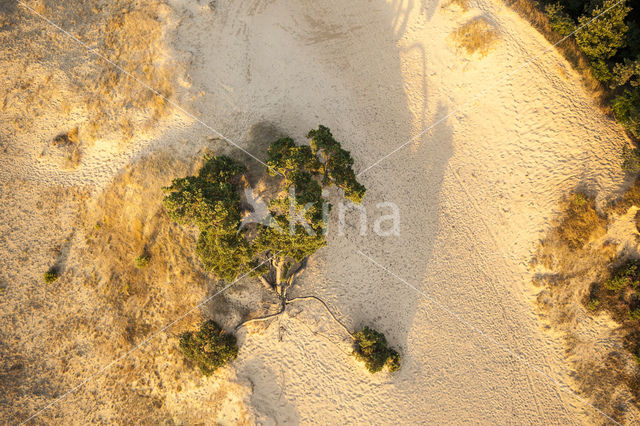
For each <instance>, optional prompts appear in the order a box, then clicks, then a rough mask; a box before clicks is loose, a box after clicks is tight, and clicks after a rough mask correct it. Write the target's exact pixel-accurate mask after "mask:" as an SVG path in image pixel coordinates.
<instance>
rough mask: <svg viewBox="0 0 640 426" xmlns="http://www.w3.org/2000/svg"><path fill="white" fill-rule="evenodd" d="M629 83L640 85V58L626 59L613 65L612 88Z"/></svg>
mask: <svg viewBox="0 0 640 426" xmlns="http://www.w3.org/2000/svg"><path fill="white" fill-rule="evenodd" d="M627 83H629V84H630V85H631V86H632V87H638V86H640V59H638V58H637V59H635V60H633V61H632V60H630V59H628V58H625V59H624V63H618V64H615V65H614V66H613V79H612V82H611V88H615V87H620V86H624V85H625V84H627Z"/></svg>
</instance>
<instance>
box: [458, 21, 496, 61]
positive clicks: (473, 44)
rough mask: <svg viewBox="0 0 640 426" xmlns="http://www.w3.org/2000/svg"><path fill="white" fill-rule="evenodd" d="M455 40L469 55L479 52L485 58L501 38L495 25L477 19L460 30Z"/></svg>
mask: <svg viewBox="0 0 640 426" xmlns="http://www.w3.org/2000/svg"><path fill="white" fill-rule="evenodd" d="M454 38H455V40H456V41H457V42H458V44H459V45H460V46H461V47H463V48H464V49H465V50H466V51H467V53H468V54H469V55H473V54H474V53H476V52H478V53H480V55H481V56H484V55H486V54H487V53H489V49H490V48H491V46H493V44H494V43H495V42H496V41H498V38H499V37H498V31H497V30H496V28H495V27H494V26H493V25H491V24H490V23H489V22H487V21H486V20H485V19H483V18H476V19H473V20H471V21H469V22H467V23H466V24H464V25H463V26H461V27H460V28H458V30H457V31H456V32H455V33H454Z"/></svg>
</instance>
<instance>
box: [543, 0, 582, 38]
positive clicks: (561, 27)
mask: <svg viewBox="0 0 640 426" xmlns="http://www.w3.org/2000/svg"><path fill="white" fill-rule="evenodd" d="M545 11H546V12H547V15H548V16H549V24H550V26H551V29H552V30H553V31H555V32H557V33H559V34H560V35H562V36H567V35H569V34H571V33H572V32H573V31H575V29H576V23H575V21H574V20H573V18H571V16H569V15H568V14H567V13H565V11H564V7H563V6H562V5H561V4H560V3H556V4H549V5H547V6H546V7H545Z"/></svg>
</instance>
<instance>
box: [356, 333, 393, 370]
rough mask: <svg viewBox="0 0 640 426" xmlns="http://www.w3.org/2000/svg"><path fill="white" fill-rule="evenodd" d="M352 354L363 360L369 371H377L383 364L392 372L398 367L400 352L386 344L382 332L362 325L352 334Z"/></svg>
mask: <svg viewBox="0 0 640 426" xmlns="http://www.w3.org/2000/svg"><path fill="white" fill-rule="evenodd" d="M354 338H355V348H354V351H353V355H354V356H355V357H356V358H357V359H358V360H360V361H362V362H364V364H365V366H366V367H367V370H369V372H370V373H377V372H378V371H380V370H382V369H383V368H384V367H385V366H387V368H388V369H389V371H391V372H394V371H397V370H399V369H400V354H399V353H398V352H396V351H395V350H393V349H391V348H389V347H388V346H387V339H386V338H385V336H384V334H382V333H380V332H378V331H376V330H373V329H371V328H369V327H364V328H363V329H362V330H360V331H358V332H357V333H355V334H354Z"/></svg>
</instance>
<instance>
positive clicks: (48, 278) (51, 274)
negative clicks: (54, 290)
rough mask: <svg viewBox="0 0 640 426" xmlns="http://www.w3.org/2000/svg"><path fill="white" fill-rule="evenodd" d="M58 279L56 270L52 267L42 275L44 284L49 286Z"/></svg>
mask: <svg viewBox="0 0 640 426" xmlns="http://www.w3.org/2000/svg"><path fill="white" fill-rule="evenodd" d="M57 279H58V269H57V268H56V267H55V266H52V267H51V268H50V269H49V270H48V271H47V272H45V273H44V282H45V283H47V284H51V283H52V282H54V281H56V280H57Z"/></svg>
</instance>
